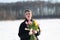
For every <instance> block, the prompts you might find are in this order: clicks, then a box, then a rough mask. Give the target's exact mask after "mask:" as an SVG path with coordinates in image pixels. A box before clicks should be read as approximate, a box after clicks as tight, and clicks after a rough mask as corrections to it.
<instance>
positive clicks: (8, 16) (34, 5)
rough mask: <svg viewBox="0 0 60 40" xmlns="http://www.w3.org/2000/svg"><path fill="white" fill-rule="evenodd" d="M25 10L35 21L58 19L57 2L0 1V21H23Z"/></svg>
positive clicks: (59, 2)
mask: <svg viewBox="0 0 60 40" xmlns="http://www.w3.org/2000/svg"><path fill="white" fill-rule="evenodd" d="M26 9H31V10H32V12H33V18H35V19H46V18H60V1H59V0H10V1H9V0H0V20H18V19H24V11H25V10H26Z"/></svg>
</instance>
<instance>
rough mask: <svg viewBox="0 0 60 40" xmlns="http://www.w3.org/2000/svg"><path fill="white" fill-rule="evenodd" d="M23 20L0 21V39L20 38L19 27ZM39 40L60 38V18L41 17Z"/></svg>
mask: <svg viewBox="0 0 60 40" xmlns="http://www.w3.org/2000/svg"><path fill="white" fill-rule="evenodd" d="M22 21H23V20H14V21H0V40H19V39H20V38H19V37H18V29H19V25H20V23H21V22H22ZM37 22H38V23H39V26H40V28H41V35H40V36H38V37H39V40H60V19H41V20H40V19H39V20H37Z"/></svg>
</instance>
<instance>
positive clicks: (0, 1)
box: [0, 0, 60, 3]
mask: <svg viewBox="0 0 60 40" xmlns="http://www.w3.org/2000/svg"><path fill="white" fill-rule="evenodd" d="M17 1H28V0H0V3H2V2H3V3H10V2H17ZM29 1H34V0H29ZM41 1H51V2H53V3H54V2H60V0H41Z"/></svg>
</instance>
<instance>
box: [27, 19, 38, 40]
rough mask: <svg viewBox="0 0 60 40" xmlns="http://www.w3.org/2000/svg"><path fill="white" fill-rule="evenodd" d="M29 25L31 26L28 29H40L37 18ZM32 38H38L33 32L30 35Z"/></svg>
mask: <svg viewBox="0 0 60 40" xmlns="http://www.w3.org/2000/svg"><path fill="white" fill-rule="evenodd" d="M28 26H29V27H28V29H32V30H36V31H38V24H37V22H36V21H35V20H34V21H33V22H32V23H31V24H29V25H28ZM30 40H37V38H36V36H35V34H32V35H31V36H30Z"/></svg>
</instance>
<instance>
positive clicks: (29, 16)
mask: <svg viewBox="0 0 60 40" xmlns="http://www.w3.org/2000/svg"><path fill="white" fill-rule="evenodd" d="M25 17H26V19H27V20H31V18H32V12H26V13H25Z"/></svg>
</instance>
